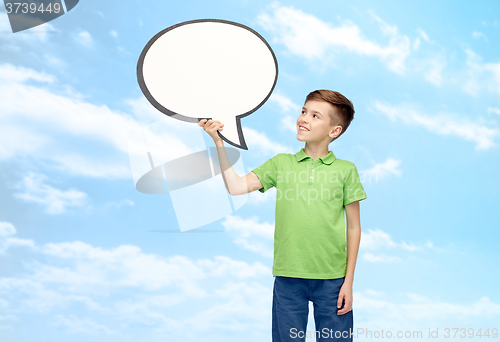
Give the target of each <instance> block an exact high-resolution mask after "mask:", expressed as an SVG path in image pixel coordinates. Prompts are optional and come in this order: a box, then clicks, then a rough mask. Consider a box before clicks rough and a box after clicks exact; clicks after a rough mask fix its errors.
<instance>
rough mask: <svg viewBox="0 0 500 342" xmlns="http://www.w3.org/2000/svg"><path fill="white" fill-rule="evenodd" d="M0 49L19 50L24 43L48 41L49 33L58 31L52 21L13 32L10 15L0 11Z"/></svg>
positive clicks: (32, 43)
mask: <svg viewBox="0 0 500 342" xmlns="http://www.w3.org/2000/svg"><path fill="white" fill-rule="evenodd" d="M0 32H3V33H4V34H0V51H1V50H7V51H9V50H19V49H20V48H21V47H22V46H24V45H31V46H33V45H35V44H38V43H44V42H46V41H47V38H48V37H49V35H48V34H47V33H52V32H56V29H55V28H54V26H52V24H51V23H45V24H43V25H39V26H36V27H33V28H31V29H29V30H25V31H21V32H17V33H12V28H11V27H10V24H9V17H8V16H7V13H6V12H3V11H1V12H0Z"/></svg>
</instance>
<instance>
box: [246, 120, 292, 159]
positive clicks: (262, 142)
mask: <svg viewBox="0 0 500 342" xmlns="http://www.w3.org/2000/svg"><path fill="white" fill-rule="evenodd" d="M243 132H244V134H245V140H246V142H247V145H249V146H252V149H253V151H255V153H257V154H259V155H261V156H275V155H277V154H278V153H295V152H293V150H292V148H291V147H289V146H286V145H283V144H280V143H279V142H277V141H274V140H271V139H269V138H268V137H267V135H266V134H265V133H264V132H257V131H256V130H254V129H252V128H248V127H247V128H245V129H244V130H243Z"/></svg>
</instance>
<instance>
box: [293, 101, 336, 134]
mask: <svg viewBox="0 0 500 342" xmlns="http://www.w3.org/2000/svg"><path fill="white" fill-rule="evenodd" d="M331 110H336V108H335V107H334V106H332V105H331V104H330V103H328V102H326V101H316V100H310V101H307V102H306V103H305V104H304V107H303V108H302V114H301V115H299V117H298V119H297V140H299V141H306V142H322V141H323V140H325V141H326V142H327V143H328V142H329V141H330V139H332V137H330V136H329V134H330V132H331V131H332V130H333V128H334V126H330V114H329V112H330V111H331Z"/></svg>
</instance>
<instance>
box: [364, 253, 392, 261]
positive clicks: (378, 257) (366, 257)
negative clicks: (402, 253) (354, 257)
mask: <svg viewBox="0 0 500 342" xmlns="http://www.w3.org/2000/svg"><path fill="white" fill-rule="evenodd" d="M362 258H363V260H365V261H368V262H372V263H375V262H385V263H392V262H402V260H401V258H400V257H397V256H389V255H385V254H377V255H375V254H372V253H363V255H362Z"/></svg>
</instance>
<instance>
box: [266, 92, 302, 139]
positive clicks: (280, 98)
mask: <svg viewBox="0 0 500 342" xmlns="http://www.w3.org/2000/svg"><path fill="white" fill-rule="evenodd" d="M269 100H270V101H272V102H274V103H276V104H278V106H279V107H280V109H281V111H282V118H281V127H282V128H285V130H288V131H291V132H294V133H297V127H296V121H297V117H298V116H299V115H300V111H301V107H300V106H299V105H298V104H296V103H294V102H292V100H290V99H289V98H288V97H286V96H284V95H282V94H277V93H273V95H271V97H270V98H269ZM294 114H295V115H294ZM281 127H280V128H281Z"/></svg>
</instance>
